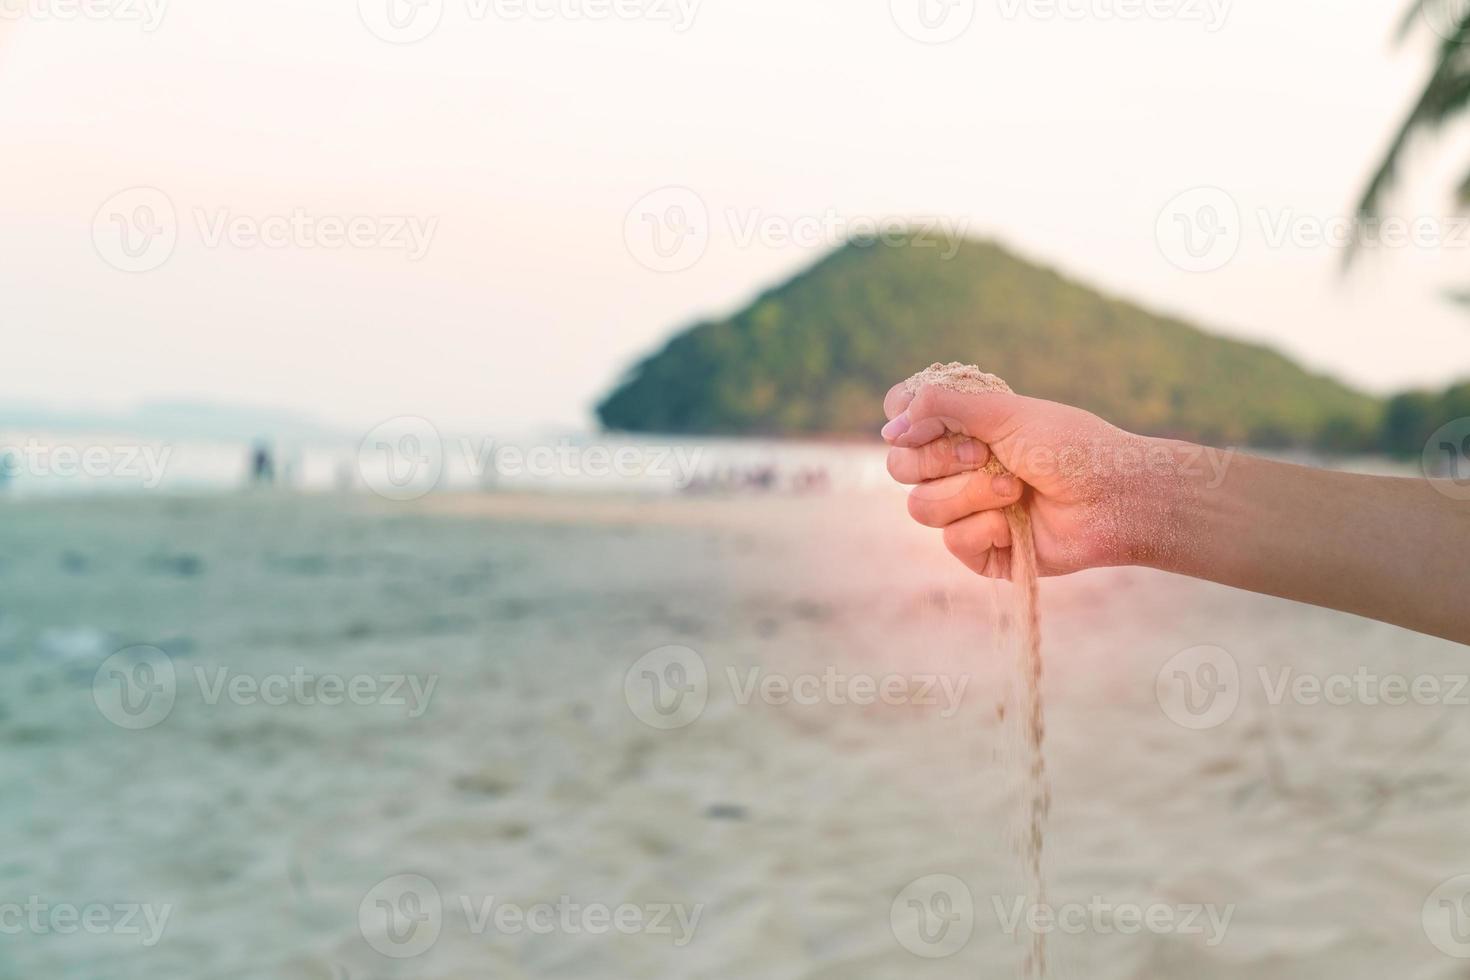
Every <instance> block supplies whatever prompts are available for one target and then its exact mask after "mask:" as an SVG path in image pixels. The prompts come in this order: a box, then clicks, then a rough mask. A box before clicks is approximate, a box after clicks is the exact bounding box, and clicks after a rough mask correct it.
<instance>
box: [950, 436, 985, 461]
mask: <svg viewBox="0 0 1470 980" xmlns="http://www.w3.org/2000/svg"><path fill="white" fill-rule="evenodd" d="M954 458H955V459H957V460H959V463H960V465H961V466H974V465H975V464H976V463H978V462H980V447H979V446H977V445H976V444H975V440H974V439H961V440H960V441H959V442H957V443H956V444H955V447H954Z"/></svg>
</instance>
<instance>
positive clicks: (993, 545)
mask: <svg viewBox="0 0 1470 980" xmlns="http://www.w3.org/2000/svg"><path fill="white" fill-rule="evenodd" d="M944 546H945V547H946V548H948V549H949V553H950V554H952V555H954V556H955V557H956V558H958V559H959V560H960V561H961V562H963V563H964V565H965V567H966V568H968V569H970V571H972V572H975V573H977V574H980V575H990V576H1003V575H1004V574H1005V565H1006V563H1005V562H1003V561H1000V560H999V556H997V554H996V552H997V551H998V550H1000V549H1002V548H1009V547H1010V546H1011V528H1010V525H1009V524H1008V523H1006V516H1005V514H1004V513H1002V512H1001V511H998V510H987V511H985V512H984V513H983V514H971V515H970V516H969V517H966V518H964V519H962V520H958V521H955V522H954V523H953V524H951V525H949V526H948V527H946V528H945V529H944Z"/></svg>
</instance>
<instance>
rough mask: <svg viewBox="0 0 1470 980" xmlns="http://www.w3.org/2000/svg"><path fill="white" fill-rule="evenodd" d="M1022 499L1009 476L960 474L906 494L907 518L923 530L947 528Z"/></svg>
mask: <svg viewBox="0 0 1470 980" xmlns="http://www.w3.org/2000/svg"><path fill="white" fill-rule="evenodd" d="M1020 499H1021V481H1019V480H1017V479H1016V478H1015V477H1014V476H1012V475H1010V474H1009V473H1001V474H998V475H997V474H990V473H985V472H981V471H976V472H974V473H959V474H956V475H954V476H946V477H942V478H941V479H938V480H930V481H929V482H927V483H921V484H919V485H918V486H916V487H914V488H913V489H912V490H910V491H909V516H910V517H912V518H913V519H914V520H915V521H918V522H919V523H920V524H923V525H924V526H925V527H947V526H949V525H950V524H953V523H954V522H956V521H959V520H963V519H964V518H966V517H969V516H970V515H971V514H974V513H977V512H979V511H989V510H997V509H999V508H1001V507H1005V506H1007V505H1009V504H1013V503H1015V502H1016V501H1018V500H1020Z"/></svg>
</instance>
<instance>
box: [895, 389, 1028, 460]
mask: <svg viewBox="0 0 1470 980" xmlns="http://www.w3.org/2000/svg"><path fill="white" fill-rule="evenodd" d="M889 395H890V396H892V392H889ZM1030 401H1031V399H1028V398H1023V397H1021V396H1020V395H1014V394H1011V393H1009V392H1001V391H990V392H984V393H982V394H971V393H967V392H962V391H953V390H951V389H949V388H940V387H937V386H935V385H925V386H924V387H922V388H920V389H919V393H918V394H917V395H915V396H914V398H913V400H912V401H910V402H909V403H908V405H907V406H906V407H905V408H904V409H903V411H902V413H901V414H899V415H897V416H894V417H893V418H892V419H891V420H890V421H889V423H888V424H887V425H885V426H884V427H883V438H885V439H887V440H888V441H889V442H891V443H892V444H893V445H895V446H901V447H906V448H912V447H916V446H922V445H923V444H924V443H926V442H929V441H931V440H933V439H937V438H938V437H939V436H940V435H942V434H943V433H944V432H946V431H948V432H954V433H959V434H961V435H967V436H969V437H971V438H972V439H978V440H979V441H981V442H984V443H987V444H989V445H991V446H994V445H995V444H996V443H997V442H1000V441H1002V440H1003V439H1004V438H1005V437H1006V436H1007V435H1009V434H1010V433H1011V432H1013V431H1015V430H1016V428H1018V427H1019V425H1020V415H1021V413H1022V412H1023V411H1024V410H1025V407H1026V405H1027V403H1028V402H1030ZM895 404H896V403H895ZM886 407H887V403H886V402H885V408H886Z"/></svg>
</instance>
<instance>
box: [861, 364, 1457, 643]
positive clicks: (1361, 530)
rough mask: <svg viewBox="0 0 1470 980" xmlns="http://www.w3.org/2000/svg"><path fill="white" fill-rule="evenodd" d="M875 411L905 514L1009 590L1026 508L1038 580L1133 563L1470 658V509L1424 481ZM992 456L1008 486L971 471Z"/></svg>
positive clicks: (1021, 414) (1085, 422) (1003, 417)
mask: <svg viewBox="0 0 1470 980" xmlns="http://www.w3.org/2000/svg"><path fill="white" fill-rule="evenodd" d="M884 413H885V415H886V416H887V417H888V419H889V421H888V423H887V425H885V426H884V427H883V438H884V439H885V440H886V441H887V442H888V443H889V445H890V449H889V453H888V471H889V473H890V474H891V475H892V476H893V477H894V479H896V480H897V481H898V482H900V483H904V484H909V485H913V490H912V491H910V493H909V504H908V507H909V513H910V515H911V516H912V517H913V519H914V520H915V521H917V522H918V523H920V524H923V525H925V526H927V527H933V528H941V529H943V531H944V543H945V547H946V548H948V550H949V551H950V553H951V554H953V555H954V556H955V557H956V558H958V559H959V560H960V561H961V562H962V563H963V564H964V565H965V566H966V567H968V568H970V569H971V570H972V571H974V572H976V573H978V574H980V575H984V576H988V577H993V578H1004V577H1007V576H1008V573H1009V567H1010V562H1009V553H1008V549H1009V547H1010V532H1009V530H1008V528H1007V524H1006V520H1005V517H1004V513H1003V511H1004V508H1005V507H1007V506H1009V505H1011V504H1014V503H1016V502H1017V501H1018V500H1020V499H1022V498H1023V497H1026V498H1027V509H1028V510H1029V512H1030V514H1031V519H1032V523H1033V525H1034V530H1035V535H1036V552H1037V560H1038V563H1039V566H1040V567H1039V571H1040V574H1042V575H1066V574H1069V573H1071V572H1076V571H1081V570H1083V569H1088V568H1098V567H1104V566H1110V565H1141V566H1146V567H1151V568H1157V569H1161V570H1164V571H1169V572H1174V573H1177V574H1181V575H1189V576H1192V577H1195V578H1200V579H1207V580H1210V581H1213V582H1219V583H1222V584H1225V585H1230V586H1234V587H1236V588H1241V589H1247V590H1249V591H1252V592H1260V593H1265V594H1268V595H1274V596H1280V597H1283V598H1287V599H1294V600H1296V601H1299V602H1306V603H1311V604H1313V605H1318V606H1325V607H1327V608H1331V609H1338V610H1342V611H1345V612H1350V613H1356V614H1357V615H1360V616H1366V617H1369V618H1372V619H1377V620H1382V621H1384V622H1388V623H1393V624H1395V625H1398V626H1403V627H1406V628H1408V629H1412V630H1416V631H1419V632H1422V633H1429V634H1433V635H1436V636H1441V637H1444V638H1446V639H1450V640H1454V641H1456V642H1459V643H1470V604H1467V603H1466V602H1465V592H1466V586H1467V577H1470V576H1467V567H1470V565H1467V561H1466V555H1467V552H1470V502H1466V501H1462V500H1456V499H1453V498H1452V497H1451V496H1449V495H1447V494H1445V493H1442V492H1440V490H1439V489H1437V488H1436V487H1435V486H1434V485H1433V484H1432V483H1431V482H1430V481H1429V480H1427V479H1410V478H1401V477H1382V476H1364V475H1358V474H1352V473H1342V472H1334V471H1330V470H1321V469H1314V468H1311V467H1307V466H1298V465H1292V464H1289V463H1281V462H1275V461H1271V460H1266V459H1261V458H1258V457H1253V456H1248V455H1245V454H1242V453H1236V452H1234V451H1231V452H1229V453H1228V454H1225V459H1224V462H1223V464H1222V465H1220V466H1218V467H1212V466H1208V465H1203V463H1202V462H1201V460H1202V457H1204V456H1205V455H1206V454H1209V455H1210V458H1211V459H1212V461H1218V459H1219V457H1220V456H1221V451H1219V450H1212V449H1207V448H1205V447H1202V446H1196V445H1192V444H1190V443H1185V442H1180V441H1176V440H1169V439H1157V438H1150V437H1145V436H1139V435H1135V434H1133V433H1130V432H1125V431H1123V430H1122V429H1119V428H1117V427H1115V426H1113V425H1111V424H1109V423H1108V422H1105V421H1104V420H1102V419H1100V418H1098V417H1097V416H1095V415H1093V414H1092V413H1090V412H1086V411H1083V410H1082V409H1079V408H1074V407H1071V406H1069V405H1063V404H1059V403H1057V402H1050V401H1045V400H1042V399H1037V398H1026V397H1024V396H1021V395H1015V394H1010V393H1004V392H987V393H984V394H970V393H964V392H958V391H953V390H949V389H945V388H941V387H937V386H932V385H930V386H925V387H922V388H920V389H919V390H918V392H917V393H916V394H910V393H909V392H908V391H907V390H906V389H905V386H904V384H902V383H901V384H898V385H895V386H894V387H893V388H892V389H891V390H890V391H889V392H888V395H887V397H886V398H885V399H884ZM992 454H993V455H994V457H995V458H996V459H997V460H998V461H999V462H1000V463H1001V464H1003V465H1004V466H1005V468H1006V469H1007V470H1009V471H1010V473H1005V474H999V475H995V474H991V473H985V472H981V467H983V466H984V465H985V464H986V463H987V462H988V461H989V459H990V458H991V455H992ZM1011 474H1014V476H1013V475H1011Z"/></svg>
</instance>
